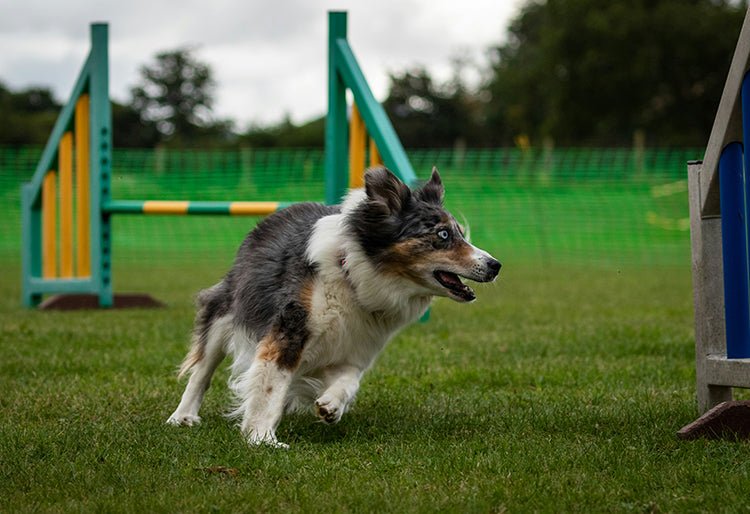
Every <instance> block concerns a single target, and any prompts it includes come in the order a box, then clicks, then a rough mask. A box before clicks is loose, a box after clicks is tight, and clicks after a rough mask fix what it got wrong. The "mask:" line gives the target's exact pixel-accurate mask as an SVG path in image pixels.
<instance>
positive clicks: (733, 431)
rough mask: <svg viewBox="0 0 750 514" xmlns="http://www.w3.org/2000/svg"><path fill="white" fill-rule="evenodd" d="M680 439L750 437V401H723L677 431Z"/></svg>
mask: <svg viewBox="0 0 750 514" xmlns="http://www.w3.org/2000/svg"><path fill="white" fill-rule="evenodd" d="M677 437H679V438H680V439H688V440H690V439H700V438H701V437H703V438H706V439H749V438H750V401H737V400H735V401H728V402H723V403H720V404H719V405H717V406H716V407H714V408H713V409H711V410H709V411H707V412H706V413H705V414H704V415H703V416H701V417H700V418H698V419H697V420H695V421H693V422H692V423H690V424H689V425H685V426H684V427H682V428H681V429H680V431H679V432H677Z"/></svg>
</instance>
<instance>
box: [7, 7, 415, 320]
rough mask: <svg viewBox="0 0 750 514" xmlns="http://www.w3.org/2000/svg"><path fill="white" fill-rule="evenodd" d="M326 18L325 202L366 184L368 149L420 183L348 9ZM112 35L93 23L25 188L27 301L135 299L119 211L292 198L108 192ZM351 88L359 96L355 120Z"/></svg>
mask: <svg viewBox="0 0 750 514" xmlns="http://www.w3.org/2000/svg"><path fill="white" fill-rule="evenodd" d="M328 25H329V36H328V114H327V117H326V139H325V141H326V142H325V145H326V159H325V163H326V164H325V201H326V203H329V204H333V203H338V202H339V201H340V200H341V198H342V197H343V195H344V194H345V192H346V190H347V188H348V187H361V186H362V185H363V183H364V180H363V176H364V169H365V167H366V163H367V162H368V158H367V157H368V154H369V165H370V166H377V165H381V164H385V165H386V166H388V167H389V168H390V169H391V170H392V171H393V172H395V173H396V175H398V176H399V178H401V180H403V181H404V182H406V183H407V184H410V185H414V184H415V183H416V175H415V174H414V170H413V169H412V166H411V163H410V162H409V159H408V158H407V156H406V152H404V148H403V146H402V145H401V141H400V140H399V139H398V137H397V136H396V132H395V131H394V130H393V126H392V125H391V123H390V121H389V119H388V117H387V115H386V114H385V111H384V110H383V108H382V106H381V105H380V104H379V103H378V102H377V101H376V100H375V97H374V96H373V94H372V91H371V90H370V88H369V86H368V84H367V81H366V80H365V77H364V74H363V73H362V70H361V69H360V67H359V64H358V63H357V60H356V58H355V57H354V53H353V51H352V49H351V47H350V46H349V42H348V41H347V39H346V34H347V20H346V13H345V12H330V13H328ZM108 38H109V36H108V26H107V24H105V23H97V24H93V25H91V50H90V52H89V55H88V57H87V58H86V61H85V62H84V65H83V68H82V69H81V71H80V73H79V75H78V78H77V79H76V83H75V85H74V87H73V92H72V93H71V95H70V100H69V101H68V102H67V104H66V105H65V106H64V107H63V109H62V111H61V112H60V115H59V116H58V118H57V121H56V122H55V126H54V128H53V129H52V133H51V134H50V137H49V140H48V141H47V144H46V146H45V148H44V151H43V152H42V157H41V159H40V161H39V164H38V166H37V168H36V170H35V172H34V176H33V177H32V179H31V181H30V182H29V183H27V184H24V185H23V188H22V202H21V203H22V205H21V212H22V224H23V242H22V249H23V250H22V252H23V253H22V278H23V287H22V301H23V304H24V305H26V306H28V307H33V306H38V305H40V304H41V302H42V297H43V295H45V294H58V295H66V296H69V297H70V298H67V299H65V298H62V297H58V298H56V299H55V300H54V301H48V302H47V303H45V305H46V306H47V307H48V308H60V306H61V305H67V306H76V305H86V306H91V298H98V305H99V306H100V307H113V306H114V307H118V306H120V305H123V306H125V305H131V304H133V301H132V298H130V299H122V298H121V299H120V304H118V297H117V296H115V295H114V294H113V292H112V226H111V218H112V216H113V215H133V214H136V215H220V216H265V215H268V214H271V213H273V212H275V211H277V210H280V209H283V208H284V207H287V206H289V205H291V204H292V203H293V202H248V201H235V202H205V201H172V200H116V199H112V187H111V176H112V113H111V106H110V100H109V54H108ZM347 90H349V91H351V93H352V96H353V98H354V102H353V103H352V105H351V120H350V121H349V120H348V111H349V109H348V106H347V103H346V92H347ZM74 156H75V157H74ZM58 199H59V202H58ZM58 203H59V205H58ZM58 212H59V216H58ZM74 220H75V224H74ZM58 241H59V243H58ZM71 295H72V296H71ZM123 298H124V297H123ZM123 302H124V303H123ZM54 306H57V307H54Z"/></svg>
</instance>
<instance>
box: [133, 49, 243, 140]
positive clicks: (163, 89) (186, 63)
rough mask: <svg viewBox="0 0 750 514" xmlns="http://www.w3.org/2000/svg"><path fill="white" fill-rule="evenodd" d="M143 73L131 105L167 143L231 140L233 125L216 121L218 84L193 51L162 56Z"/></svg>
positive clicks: (180, 50) (135, 88)
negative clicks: (215, 108) (215, 101)
mask: <svg viewBox="0 0 750 514" xmlns="http://www.w3.org/2000/svg"><path fill="white" fill-rule="evenodd" d="M140 73H141V83H140V84H139V85H137V86H135V87H134V88H132V90H131V94H132V97H133V98H132V102H131V105H132V107H133V109H135V110H136V111H137V112H138V113H139V115H140V118H141V120H142V121H143V122H145V123H154V124H155V126H156V130H157V131H158V132H159V134H160V135H161V138H162V140H163V141H166V142H169V143H173V144H178V145H179V144H187V143H192V144H194V143H198V142H200V143H204V144H205V143H206V142H209V141H210V140H217V139H225V138H227V137H229V136H230V134H231V126H232V123H231V122H229V121H215V120H214V119H213V118H212V108H213V103H214V93H215V89H216V83H215V81H214V80H213V77H212V72H211V68H210V67H209V66H208V65H207V64H205V63H202V62H200V61H198V60H197V59H196V58H195V57H194V56H193V55H192V52H191V50H190V49H187V48H180V49H177V50H172V51H167V52H161V53H159V54H157V55H156V58H155V61H154V62H153V63H151V64H150V65H146V66H143V67H141V70H140Z"/></svg>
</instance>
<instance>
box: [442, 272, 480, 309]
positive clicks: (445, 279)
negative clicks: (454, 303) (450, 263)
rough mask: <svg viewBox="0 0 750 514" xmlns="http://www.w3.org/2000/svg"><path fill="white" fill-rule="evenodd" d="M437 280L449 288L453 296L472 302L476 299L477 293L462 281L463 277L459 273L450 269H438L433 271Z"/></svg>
mask: <svg viewBox="0 0 750 514" xmlns="http://www.w3.org/2000/svg"><path fill="white" fill-rule="evenodd" d="M433 275H434V277H435V280H437V281H438V282H440V285H441V286H443V287H444V288H446V289H447V290H448V292H449V293H451V296H453V297H455V298H457V299H459V300H463V301H464V302H470V301H472V300H474V299H476V295H475V294H474V291H473V290H472V289H471V288H470V287H469V286H467V285H466V284H464V283H463V282H461V279H460V278H458V275H456V274H455V273H451V272H450V271H441V270H437V271H435V272H434V273H433Z"/></svg>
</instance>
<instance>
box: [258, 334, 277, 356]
mask: <svg viewBox="0 0 750 514" xmlns="http://www.w3.org/2000/svg"><path fill="white" fill-rule="evenodd" d="M275 332H276V331H275V330H274V331H272V332H271V334H269V335H267V336H266V337H264V338H263V339H262V340H261V341H260V343H258V353H257V355H258V359H260V360H264V361H276V360H278V358H279V356H280V355H281V350H280V348H279V344H278V340H277V338H276V337H274V336H275Z"/></svg>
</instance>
